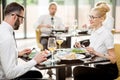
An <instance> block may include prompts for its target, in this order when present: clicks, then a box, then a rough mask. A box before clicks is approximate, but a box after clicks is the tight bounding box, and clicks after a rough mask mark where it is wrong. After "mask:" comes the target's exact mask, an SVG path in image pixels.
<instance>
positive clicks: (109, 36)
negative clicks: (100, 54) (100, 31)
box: [104, 32, 114, 49]
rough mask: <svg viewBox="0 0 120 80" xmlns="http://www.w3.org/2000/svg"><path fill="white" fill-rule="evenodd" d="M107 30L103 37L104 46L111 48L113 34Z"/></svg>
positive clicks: (112, 46)
mask: <svg viewBox="0 0 120 80" xmlns="http://www.w3.org/2000/svg"><path fill="white" fill-rule="evenodd" d="M109 33H110V32H108V34H107V36H106V38H105V42H104V43H105V46H106V47H107V49H111V48H114V37H113V35H112V34H111V33H110V34H109Z"/></svg>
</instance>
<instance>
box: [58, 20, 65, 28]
mask: <svg viewBox="0 0 120 80" xmlns="http://www.w3.org/2000/svg"><path fill="white" fill-rule="evenodd" d="M58 27H59V29H62V30H64V29H65V26H64V24H63V22H62V20H61V18H58Z"/></svg>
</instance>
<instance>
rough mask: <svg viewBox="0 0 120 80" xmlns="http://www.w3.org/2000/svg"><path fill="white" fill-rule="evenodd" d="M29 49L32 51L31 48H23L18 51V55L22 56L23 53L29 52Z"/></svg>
mask: <svg viewBox="0 0 120 80" xmlns="http://www.w3.org/2000/svg"><path fill="white" fill-rule="evenodd" d="M31 51H32V50H31V49H24V50H22V51H20V52H19V53H18V56H23V55H24V54H30V53H31Z"/></svg>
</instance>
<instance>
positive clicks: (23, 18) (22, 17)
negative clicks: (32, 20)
mask: <svg viewBox="0 0 120 80" xmlns="http://www.w3.org/2000/svg"><path fill="white" fill-rule="evenodd" d="M16 15H17V16H18V17H20V18H22V19H24V18H25V17H23V16H20V15H19V14H16Z"/></svg>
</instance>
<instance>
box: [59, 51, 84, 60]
mask: <svg viewBox="0 0 120 80" xmlns="http://www.w3.org/2000/svg"><path fill="white" fill-rule="evenodd" d="M57 57H58V58H59V59H61V60H76V59H82V58H85V55H84V54H76V53H73V52H70V53H67V54H64V55H59V54H58V55H57Z"/></svg>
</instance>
